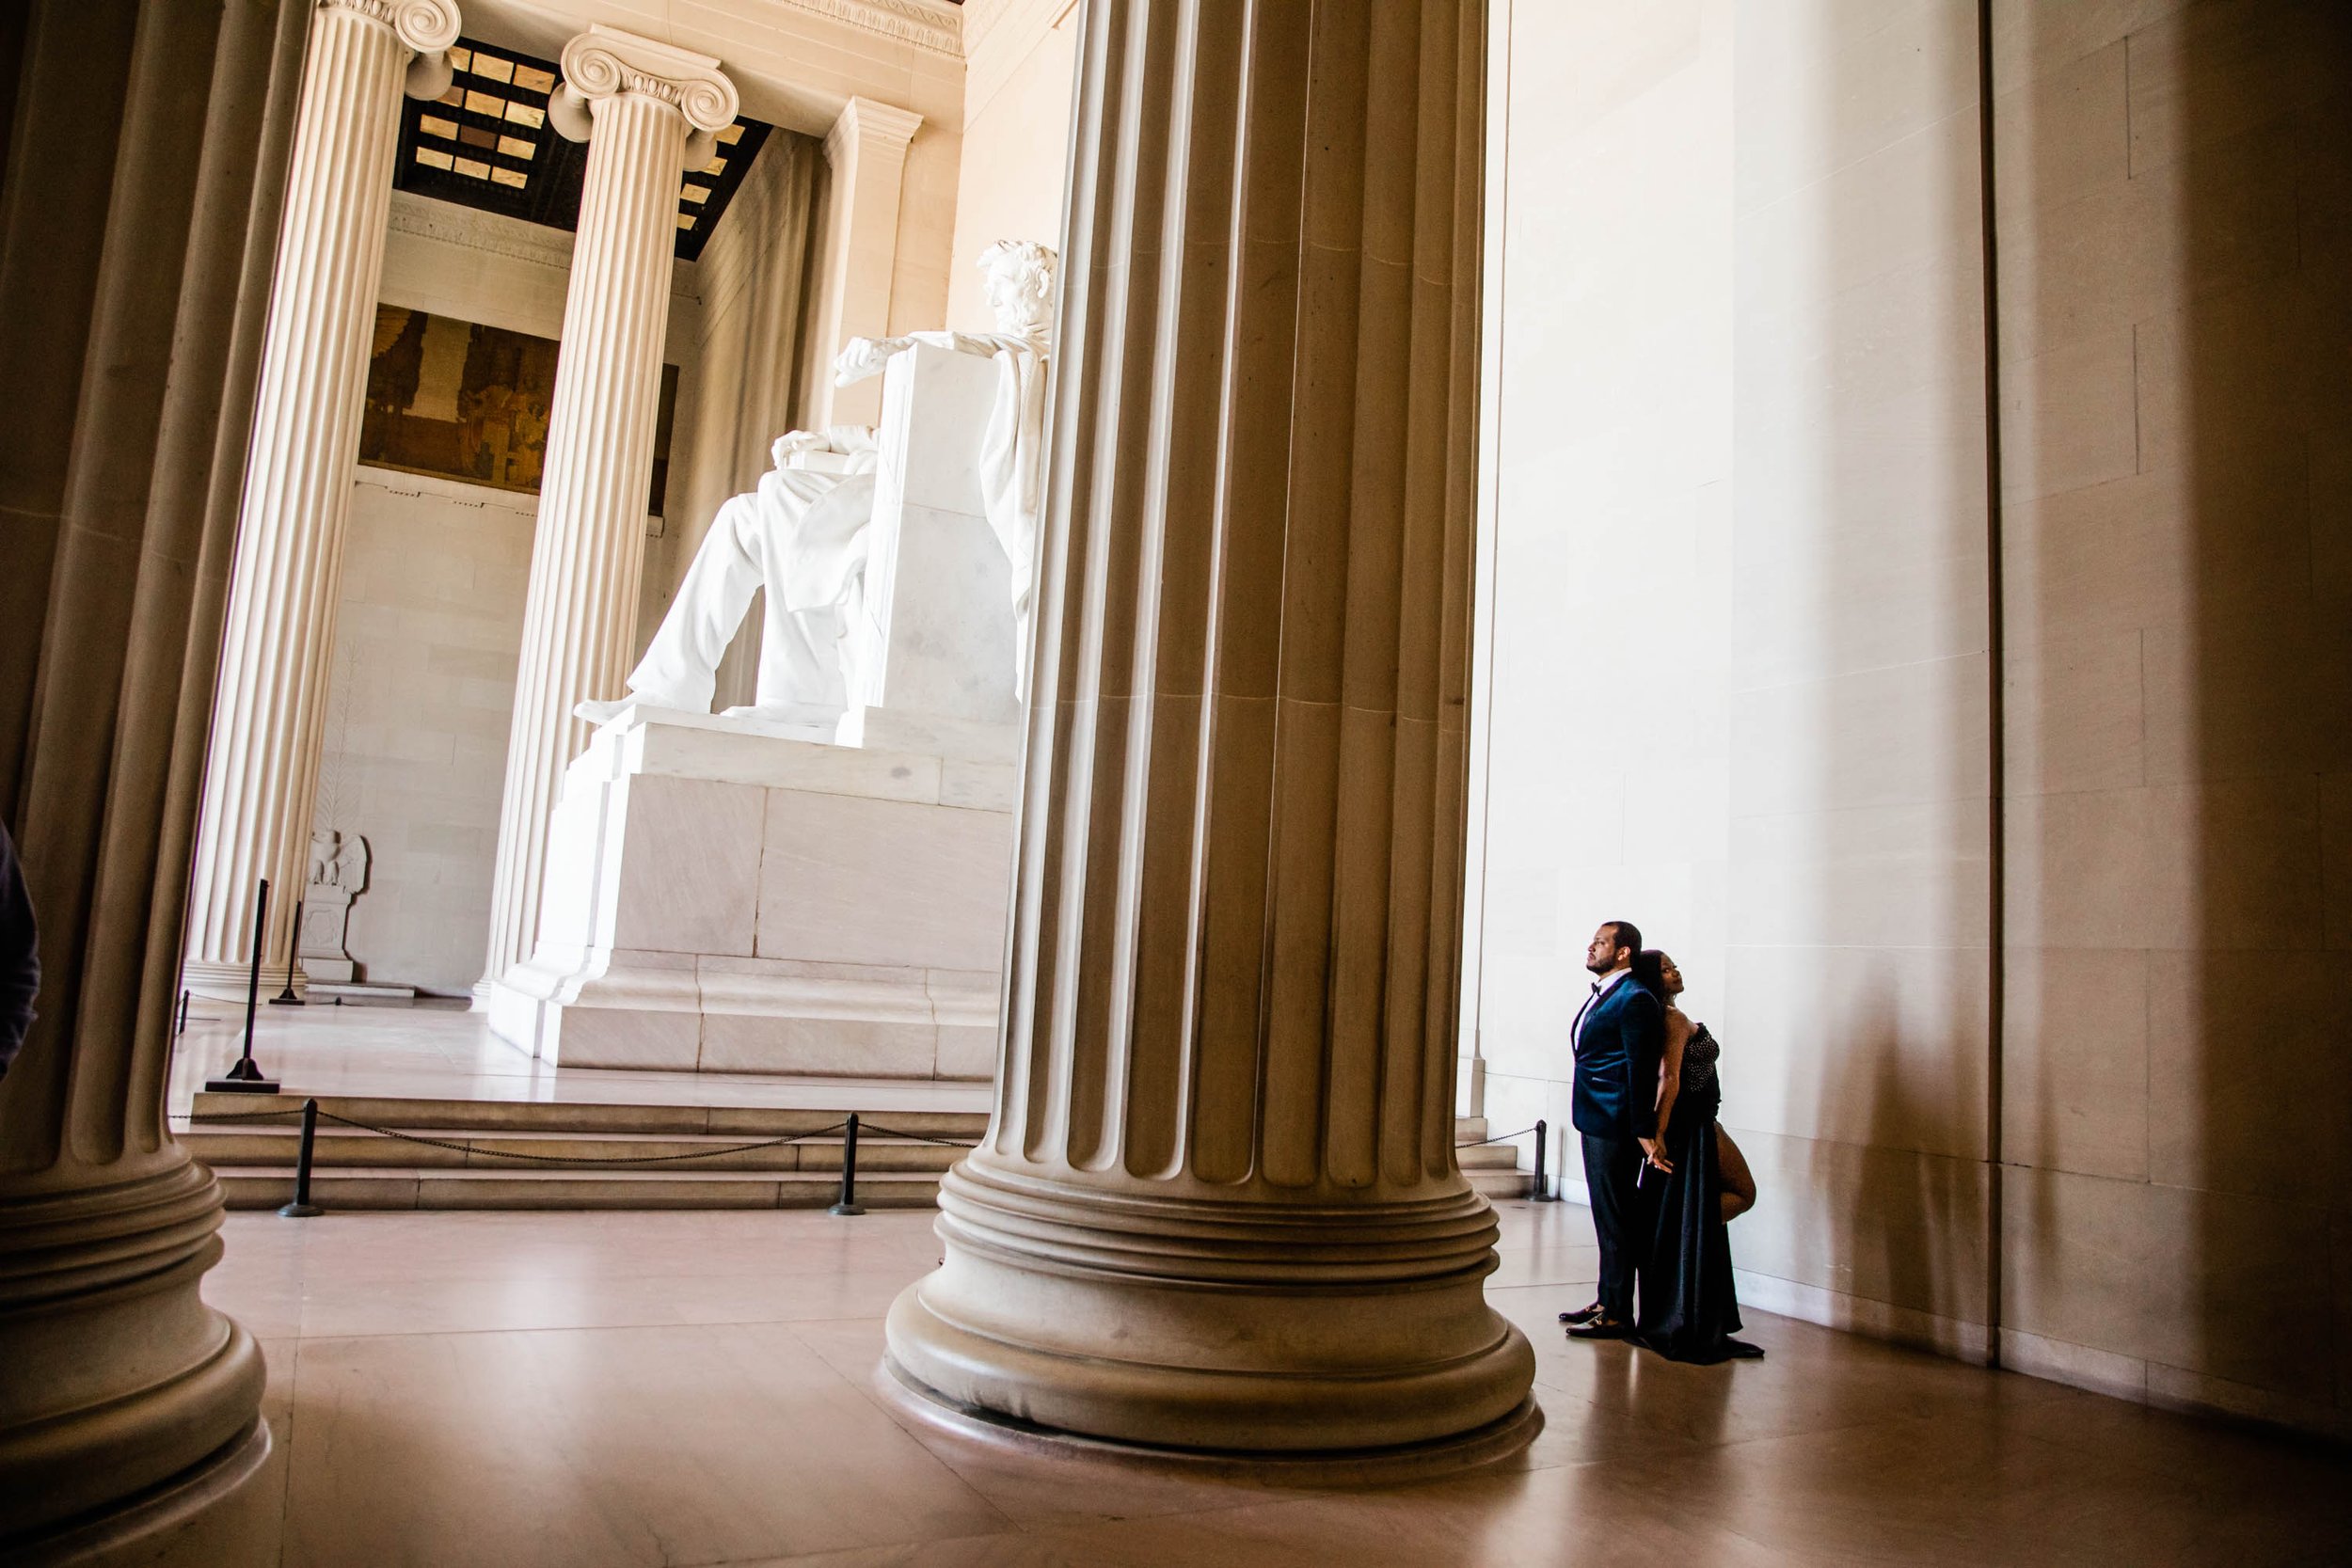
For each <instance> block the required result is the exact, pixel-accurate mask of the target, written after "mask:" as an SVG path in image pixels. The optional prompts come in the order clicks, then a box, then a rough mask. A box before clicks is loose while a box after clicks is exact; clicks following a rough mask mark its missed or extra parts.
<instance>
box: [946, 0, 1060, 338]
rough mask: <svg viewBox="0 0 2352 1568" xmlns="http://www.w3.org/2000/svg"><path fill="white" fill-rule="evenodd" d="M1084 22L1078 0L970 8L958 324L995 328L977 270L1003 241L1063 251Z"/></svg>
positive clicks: (999, 1)
mask: <svg viewBox="0 0 2352 1568" xmlns="http://www.w3.org/2000/svg"><path fill="white" fill-rule="evenodd" d="M1077 19H1078V6H1077V4H1076V0H974V3H973V4H971V5H970V6H968V7H966V8H965V17H964V42H965V48H966V51H967V53H968V55H969V66H968V70H967V72H966V74H965V78H964V93H963V149H964V151H963V167H962V171H961V174H960V175H959V177H958V179H957V182H956V227H955V247H954V255H955V264H954V267H953V269H952V270H951V271H950V272H949V274H948V279H947V320H948V322H949V323H950V324H951V325H956V326H961V327H967V328H973V329H979V330H989V329H992V328H991V323H992V320H993V318H992V316H991V314H990V312H989V308H988V293H987V291H986V290H985V289H984V288H983V287H982V282H981V277H980V273H979V269H978V268H977V267H975V266H974V265H973V264H972V263H973V261H975V260H976V259H977V257H978V256H979V254H980V252H982V251H984V250H986V249H987V248H988V247H989V246H990V245H993V244H995V243H996V242H997V241H998V240H1039V241H1042V242H1043V243H1045V244H1047V245H1058V244H1059V243H1060V235H1061V221H1062V211H1061V209H1062V197H1063V186H1064V184H1065V183H1066V181H1065V177H1064V166H1065V165H1067V164H1068V162H1069V160H1070V115H1071V110H1072V108H1073V100H1074V98H1075V95H1076V88H1077V65H1078V60H1077V56H1078V23H1077Z"/></svg>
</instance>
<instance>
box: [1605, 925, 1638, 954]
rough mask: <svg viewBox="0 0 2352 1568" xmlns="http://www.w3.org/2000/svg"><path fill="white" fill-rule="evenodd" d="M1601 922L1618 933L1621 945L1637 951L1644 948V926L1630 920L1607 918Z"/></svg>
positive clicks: (1618, 941)
mask: <svg viewBox="0 0 2352 1568" xmlns="http://www.w3.org/2000/svg"><path fill="white" fill-rule="evenodd" d="M1601 924H1603V925H1604V926H1607V927H1609V928H1610V929H1611V930H1613V931H1614V932H1616V933H1617V945H1618V946H1619V947H1630V948H1632V949H1633V951H1635V952H1636V953H1639V952H1640V951H1641V950H1642V928H1641V927H1639V926H1636V925H1634V924H1633V922H1631V921H1630V920H1607V921H1603V922H1602V923H1601Z"/></svg>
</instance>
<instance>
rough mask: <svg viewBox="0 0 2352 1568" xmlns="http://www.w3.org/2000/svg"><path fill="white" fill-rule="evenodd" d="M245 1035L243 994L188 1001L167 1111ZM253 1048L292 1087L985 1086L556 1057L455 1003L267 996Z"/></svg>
mask: <svg viewBox="0 0 2352 1568" xmlns="http://www.w3.org/2000/svg"><path fill="white" fill-rule="evenodd" d="M244 1043H245V1008H244V1007H243V1006H230V1005H229V1004H226V1003H220V1002H206V1001H201V1000H197V1001H192V1002H191V1003H190V1004H189V1008H188V1025H187V1029H186V1031H185V1032H184V1033H183V1034H182V1035H181V1037H180V1038H179V1043H178V1048H177V1049H176V1050H175V1051H174V1052H173V1053H172V1061H171V1085H170V1094H171V1109H172V1111H173V1112H174V1113H175V1114H177V1115H183V1116H184V1115H185V1114H186V1112H187V1111H188V1109H189V1106H190V1104H191V1103H192V1100H193V1097H194V1095H195V1094H196V1091H197V1090H198V1089H199V1088H201V1087H202V1086H203V1083H204V1080H205V1079H207V1078H210V1077H213V1076H215V1075H216V1074H218V1073H220V1072H222V1071H225V1070H226V1069H228V1067H229V1064H230V1063H231V1062H233V1061H235V1060H236V1059H237V1056H238V1054H239V1053H240V1052H241V1051H242V1050H243V1049H244ZM253 1056H254V1060H255V1061H256V1062H258V1063H260V1064H261V1067H262V1071H263V1072H265V1073H267V1074H268V1075H269V1076H270V1077H272V1078H274V1079H277V1080H278V1082H279V1083H280V1084H281V1085H284V1089H283V1092H285V1093H287V1094H291V1095H305V1094H315V1095H366V1096H385V1097H389V1098H396V1099H414V1100H502V1101H569V1102H572V1103H576V1104H629V1105H730V1106H732V1105H789V1106H800V1107H804V1108H808V1109H813V1110H866V1111H894V1110H925V1111H983V1112H984V1111H986V1110H987V1109H988V1108H989V1105H990V1102H991V1100H992V1098H993V1096H992V1093H991V1090H990V1087H989V1085H986V1084H982V1083H947V1084H934V1083H928V1082H924V1081H921V1080H914V1079H850V1078H791V1077H783V1076H779V1075H776V1074H771V1073H750V1072H739V1073H724V1072H642V1071H631V1070H625V1069H616V1068H578V1067H568V1068H567V1067H552V1066H549V1065H548V1063H545V1062H542V1061H538V1060H536V1059H534V1058H533V1057H532V1056H531V1055H530V1054H529V1053H526V1052H523V1051H521V1050H518V1049H517V1048H516V1047H515V1046H512V1045H509V1044H507V1043H506V1042H505V1041H504V1040H502V1039H500V1038H499V1037H497V1036H496V1035H493V1034H491V1033H490V1026H489V1022H488V1020H487V1018H486V1016H485V1015H484V1014H482V1013H476V1012H469V1011H467V1010H466V1009H465V1007H464V1006H461V1005H458V1004H453V1003H437V1004H424V1005H420V1006H371V1007H354V1006H304V1007H273V1006H268V1005H266V1004H264V1005H263V1006H262V1007H261V1008H260V1009H259V1010H258V1012H257V1013H256V1014H255V1018H254V1028H253Z"/></svg>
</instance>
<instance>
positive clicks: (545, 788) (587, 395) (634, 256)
mask: <svg viewBox="0 0 2352 1568" xmlns="http://www.w3.org/2000/svg"><path fill="white" fill-rule="evenodd" d="M563 63H564V85H563V86H562V87H560V88H558V89H557V93H556V97H555V101H554V102H553V103H550V105H549V111H548V112H549V117H550V118H551V119H553V120H554V122H555V126H556V129H557V130H559V131H561V132H563V133H564V135H567V136H569V137H571V138H572V139H573V140H574V141H585V142H587V143H588V172H587V176H586V180H585V182H584V184H583V185H582V187H581V190H580V238H579V241H578V243H577V245H576V246H575V248H574V249H573V252H572V277H571V284H570V290H569V292H568V293H566V294H565V296H564V340H563V345H564V352H563V355H562V357H561V358H560V359H559V360H558V361H557V364H556V372H555V400H554V406H553V408H552V410H551V411H550V413H549V415H548V452H547V463H546V466H545V467H544V469H543V470H542V473H543V477H542V478H541V480H540V485H539V525H538V531H537V533H536V534H535V536H534V538H533V541H532V551H531V594H530V598H529V600H528V601H527V604H526V608H525V610H524V613H523V647H522V663H521V669H520V672H519V674H518V676H517V678H516V689H515V718H514V723H513V727H512V728H511V729H510V730H509V732H508V738H507V745H506V789H505V795H504V798H503V800H501V805H500V808H499V844H498V867H497V877H496V880H495V882H494V890H493V893H492V895H491V900H490V942H489V958H488V962H487V965H486V966H485V970H484V973H483V984H484V988H485V990H486V988H487V987H488V986H489V985H490V984H492V983H495V982H496V981H497V980H498V979H499V978H500V977H501V975H503V974H505V973H506V972H507V970H509V969H511V968H512V967H514V966H515V965H516V963H519V962H520V961H521V960H523V959H524V958H528V957H530V955H531V941H532V933H533V931H534V930H535V929H536V927H537V924H538V915H539V880H540V873H541V871H542V869H543V866H544V862H545V859H546V847H547V832H548V812H549V811H550V810H552V809H553V808H554V805H555V800H556V796H557V794H558V792H559V789H560V787H561V785H562V783H563V778H564V765H565V764H567V763H569V762H570V761H571V760H572V758H573V757H574V756H575V755H577V754H578V753H579V752H580V749H581V747H582V746H583V745H585V744H586V740H587V730H588V726H587V725H586V723H584V722H583V721H580V720H579V719H576V718H574V717H573V716H572V708H573V706H574V705H576V704H578V703H579V702H580V701H581V700H582V699H585V698H589V697H610V696H616V695H618V694H619V692H620V690H621V688H622V685H623V683H624V681H625V679H626V678H627V676H628V670H629V666H630V664H631V663H632V662H633V656H634V654H635V652H636V649H635V646H634V644H635V641H636V635H637V591H638V582H639V578H640V575H641V573H642V571H643V569H644V559H645V503H646V499H647V496H648V494H649V493H650V491H651V487H652V483H653V442H654V421H655V416H656V414H657V413H658V412H659V404H660V396H661V343H662V336H663V333H664V331H665V330H666V329H667V327H668V325H669V316H670V270H671V267H670V263H671V259H672V256H673V255H674V254H675V249H676V235H677V197H678V176H679V175H680V174H681V173H682V172H683V171H684V170H685V169H687V168H688V167H690V166H697V165H700V164H703V163H707V162H708V161H709V158H710V152H711V149H712V147H713V146H714V145H715V143H714V141H713V139H712V138H713V135H714V133H716V132H718V131H719V130H721V129H723V127H725V126H726V125H728V124H729V123H730V122H732V121H733V120H734V119H735V113H736V94H735V85H734V84H733V83H731V82H729V81H728V80H727V78H726V77H725V76H724V75H723V73H722V72H721V71H720V70H719V62H718V61H717V60H714V59H712V58H710V57H709V56H708V55H693V54H689V53H688V52H686V51H685V50H682V49H674V48H672V47H670V46H669V45H668V44H664V43H656V42H654V41H653V40H650V39H642V38H638V37H636V36H635V35H633V34H630V33H624V32H619V31H616V30H614V29H612V28H610V27H603V26H593V27H591V28H589V29H588V31H586V32H585V33H582V34H580V36H579V37H578V38H576V39H574V40H572V41H571V42H570V43H568V44H566V45H565V46H564V62H563Z"/></svg>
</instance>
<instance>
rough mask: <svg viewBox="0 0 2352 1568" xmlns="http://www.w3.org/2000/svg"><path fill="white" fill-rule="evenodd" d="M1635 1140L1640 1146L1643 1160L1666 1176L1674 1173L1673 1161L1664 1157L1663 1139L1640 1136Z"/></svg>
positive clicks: (1664, 1146) (1664, 1144)
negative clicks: (1640, 1137)
mask: <svg viewBox="0 0 2352 1568" xmlns="http://www.w3.org/2000/svg"><path fill="white" fill-rule="evenodd" d="M1637 1141H1638V1142H1639V1143H1640V1144H1641V1146H1642V1158H1643V1159H1644V1160H1645V1161H1646V1162H1647V1163H1648V1164H1650V1165H1652V1166H1653V1167H1655V1168H1656V1169H1658V1170H1660V1171H1662V1172H1663V1173H1664V1174H1666V1175H1668V1176H1672V1175H1673V1174H1674V1173H1675V1163H1674V1162H1673V1161H1672V1160H1669V1159H1667V1158H1666V1140H1665V1139H1663V1138H1642V1139H1639V1140H1637Z"/></svg>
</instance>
